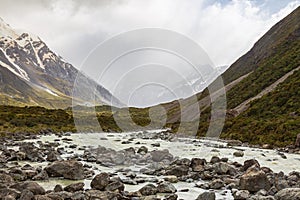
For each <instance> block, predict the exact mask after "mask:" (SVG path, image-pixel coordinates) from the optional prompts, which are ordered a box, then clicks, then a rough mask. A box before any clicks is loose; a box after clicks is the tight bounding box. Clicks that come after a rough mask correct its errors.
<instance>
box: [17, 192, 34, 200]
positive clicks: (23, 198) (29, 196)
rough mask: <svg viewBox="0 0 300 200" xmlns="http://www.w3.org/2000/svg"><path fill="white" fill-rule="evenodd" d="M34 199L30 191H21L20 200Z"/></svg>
mask: <svg viewBox="0 0 300 200" xmlns="http://www.w3.org/2000/svg"><path fill="white" fill-rule="evenodd" d="M33 198H34V194H33V193H32V192H31V191H30V190H23V191H22V193H21V196H20V199H21V200H32V199H33Z"/></svg>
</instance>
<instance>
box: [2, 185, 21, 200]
mask: <svg viewBox="0 0 300 200" xmlns="http://www.w3.org/2000/svg"><path fill="white" fill-rule="evenodd" d="M20 195H21V192H20V191H18V190H15V189H12V188H2V189H0V197H5V196H12V197H13V198H15V199H16V198H17V197H20Z"/></svg>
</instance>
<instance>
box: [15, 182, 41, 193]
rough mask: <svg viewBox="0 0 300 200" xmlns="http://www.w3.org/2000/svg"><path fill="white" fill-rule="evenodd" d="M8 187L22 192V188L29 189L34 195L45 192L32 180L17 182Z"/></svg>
mask: <svg viewBox="0 0 300 200" xmlns="http://www.w3.org/2000/svg"><path fill="white" fill-rule="evenodd" d="M10 188H13V189H16V190H18V191H20V192H22V191H23V190H29V191H31V192H32V193H33V194H34V195H38V194H42V195H43V194H45V189H44V188H43V187H42V186H40V185H39V184H38V183H36V182H33V181H25V182H19V183H16V184H14V185H12V186H10Z"/></svg>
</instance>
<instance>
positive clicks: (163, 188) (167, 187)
mask: <svg viewBox="0 0 300 200" xmlns="http://www.w3.org/2000/svg"><path fill="white" fill-rule="evenodd" d="M157 191H158V193H175V192H176V191H177V190H176V188H175V187H174V185H172V184H171V183H169V182H163V183H160V184H158V186H157Z"/></svg>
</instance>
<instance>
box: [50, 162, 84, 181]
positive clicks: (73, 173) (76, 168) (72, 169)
mask: <svg viewBox="0 0 300 200" xmlns="http://www.w3.org/2000/svg"><path fill="white" fill-rule="evenodd" d="M45 170H46V172H47V173H48V175H49V176H50V177H64V178H65V179H70V180H81V179H83V178H84V168H83V165H82V163H81V162H78V161H75V160H66V161H55V162H53V163H52V164H51V165H49V166H47V167H46V168H45Z"/></svg>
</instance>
